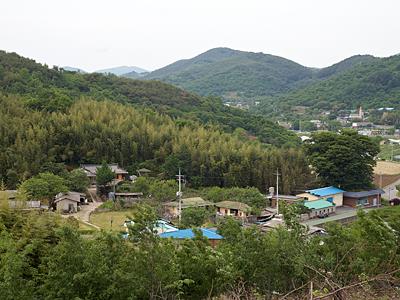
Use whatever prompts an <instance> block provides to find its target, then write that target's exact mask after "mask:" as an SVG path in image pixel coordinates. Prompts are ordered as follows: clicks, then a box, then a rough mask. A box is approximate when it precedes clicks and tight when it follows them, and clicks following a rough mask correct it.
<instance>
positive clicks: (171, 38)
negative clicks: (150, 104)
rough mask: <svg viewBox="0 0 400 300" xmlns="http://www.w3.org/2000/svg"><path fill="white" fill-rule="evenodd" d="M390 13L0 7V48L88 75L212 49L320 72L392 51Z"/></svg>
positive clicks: (395, 28)
mask: <svg viewBox="0 0 400 300" xmlns="http://www.w3.org/2000/svg"><path fill="white" fill-rule="evenodd" d="M399 13H400V1H398V0H379V1H372V0H362V1H361V0H274V1H272V0H142V1H136V0H126V1H124V0H113V1H111V0H109V1H103V0H35V1H33V0H1V1H0V49H2V50H6V51H13V52H17V53H19V54H21V55H23V56H27V57H30V58H33V59H35V60H36V61H39V62H42V63H47V64H48V65H50V66H52V65H58V66H66V65H68V66H75V67H80V68H82V69H85V70H87V71H93V70H96V69H101V68H107V67H113V66H120V65H136V66H139V67H142V68H145V69H150V70H153V69H157V68H160V67H162V66H165V65H167V64H170V63H172V62H174V61H176V60H178V59H182V58H190V57H193V56H195V55H197V54H200V53H202V52H204V51H206V50H208V49H210V48H215V47H229V48H233V49H238V50H244V51H253V52H264V53H269V54H274V55H279V56H283V57H285V58H289V59H291V60H294V61H296V62H299V63H301V64H303V65H306V66H310V67H324V66H328V65H331V64H333V63H335V62H337V61H340V60H342V59H344V58H346V57H349V56H351V55H354V54H367V53H368V54H373V55H375V56H390V55H393V54H397V53H400V37H399V34H400V20H399Z"/></svg>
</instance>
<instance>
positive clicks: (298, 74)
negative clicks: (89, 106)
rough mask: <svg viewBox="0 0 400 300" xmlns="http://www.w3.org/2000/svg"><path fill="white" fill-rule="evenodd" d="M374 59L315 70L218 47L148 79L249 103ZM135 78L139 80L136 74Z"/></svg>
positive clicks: (354, 58) (351, 60)
mask: <svg viewBox="0 0 400 300" xmlns="http://www.w3.org/2000/svg"><path fill="white" fill-rule="evenodd" d="M374 59H375V58H374V57H373V56H370V55H356V56H352V57H350V58H347V59H345V60H343V61H341V62H339V63H337V64H334V65H332V66H330V67H327V68H323V69H315V68H307V67H304V66H302V65H300V64H298V63H295V62H293V61H291V60H288V59H285V58H282V57H278V56H273V55H269V54H263V53H252V52H244V51H237V50H232V49H229V48H215V49H211V50H209V51H207V52H205V53H202V54H200V55H198V56H196V57H194V58H191V59H185V60H180V61H177V62H175V63H173V64H171V65H168V66H166V67H164V68H161V69H159V70H156V71H153V72H151V73H149V74H148V75H146V76H144V78H145V79H158V80H161V81H164V82H168V83H171V84H174V85H176V86H179V87H182V88H184V89H187V90H189V91H193V92H196V93H198V94H201V95H218V96H223V97H224V98H225V99H226V100H244V101H248V100H249V99H255V100H256V99H257V98H259V97H266V96H273V95H278V94H282V93H287V92H289V91H291V90H293V89H298V88H301V87H304V86H308V85H310V84H312V83H314V82H316V81H320V80H324V79H327V78H329V77H331V76H334V75H337V74H340V73H342V72H345V71H347V70H348V69H351V68H353V67H354V66H357V65H359V64H363V63H366V62H370V61H372V60H374ZM132 78H138V77H137V76H136V77H135V74H133V76H132Z"/></svg>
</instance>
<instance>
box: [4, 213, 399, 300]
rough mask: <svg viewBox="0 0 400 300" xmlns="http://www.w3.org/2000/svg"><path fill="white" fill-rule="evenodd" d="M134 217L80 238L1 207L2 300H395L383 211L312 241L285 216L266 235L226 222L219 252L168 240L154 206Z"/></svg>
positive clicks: (392, 248)
mask: <svg viewBox="0 0 400 300" xmlns="http://www.w3.org/2000/svg"><path fill="white" fill-rule="evenodd" d="M134 214H135V217H134V220H135V223H134V225H133V226H131V227H130V229H129V233H130V234H129V237H128V239H126V240H124V239H123V238H122V237H121V236H119V235H117V234H114V233H108V232H104V231H103V232H101V233H98V234H95V235H94V236H93V237H91V238H87V237H85V236H82V235H80V234H79V232H78V230H77V226H78V224H76V221H74V220H73V219H71V220H68V221H67V222H68V224H62V223H61V221H60V220H59V219H57V218H56V217H55V215H47V214H42V215H37V214H35V213H30V214H28V213H25V214H22V213H20V212H17V211H8V210H5V209H3V210H0V228H1V234H0V271H1V272H0V289H1V291H2V293H1V298H2V299H4V300H8V299H21V300H24V299H88V300H90V299H96V300H99V299H211V298H214V297H220V296H223V297H224V299H225V298H227V299H274V298H277V297H279V298H282V297H284V296H286V299H303V298H306V297H307V296H308V295H310V286H311V285H312V287H313V295H314V296H316V297H317V296H324V295H327V294H330V293H331V295H332V296H334V297H335V298H337V299H352V297H351V294H352V292H354V290H352V289H349V287H351V286H352V285H353V286H354V288H355V289H356V290H357V295H358V296H360V294H362V295H364V296H363V297H364V298H365V299H372V298H375V297H376V296H377V294H376V293H375V292H376V291H377V290H378V291H379V290H380V289H381V290H383V291H384V292H383V295H382V296H385V297H384V298H393V299H395V298H397V297H398V290H397V291H396V286H398V284H399V280H400V248H399V245H400V243H399V238H400V236H399V234H400V233H399V230H400V227H399V224H398V222H397V224H396V223H395V222H388V223H387V222H385V220H383V219H382V218H380V217H379V216H378V215H377V212H376V211H373V212H370V213H369V214H368V215H365V214H360V215H359V219H358V220H357V221H356V222H355V223H353V224H352V225H350V226H349V227H341V226H335V225H333V226H329V227H328V229H327V231H328V235H325V236H315V237H310V236H307V235H305V230H304V228H302V227H301V226H300V224H299V223H297V221H296V220H295V219H293V218H290V216H291V214H292V212H291V211H288V210H287V211H285V220H287V221H290V222H289V223H288V225H287V227H286V228H285V227H282V228H278V229H275V230H272V231H269V232H267V233H262V232H260V231H259V230H258V229H257V228H256V227H251V228H247V229H244V228H242V227H240V225H239V224H238V223H236V221H233V220H230V219H228V220H227V221H226V222H225V223H222V224H220V226H219V227H220V233H221V234H222V235H223V236H224V239H223V240H222V241H221V242H220V243H219V244H218V245H217V247H216V248H211V247H210V245H209V243H208V241H207V240H205V239H204V238H202V237H201V235H200V234H198V235H197V237H196V238H195V239H193V240H183V241H179V242H178V241H173V240H167V239H161V238H159V237H158V236H157V235H155V234H153V232H152V228H153V224H154V222H155V220H156V217H157V216H156V215H155V214H154V212H153V211H152V210H151V209H150V208H148V207H139V208H138V209H137V210H136V211H135V213H134ZM149 229H150V230H149ZM288 229H289V230H288ZM361 284H362V286H363V287H364V289H361V288H360V286H361ZM361 290H362V291H363V293H361ZM396 295H397V297H396ZM357 299H358V297H357Z"/></svg>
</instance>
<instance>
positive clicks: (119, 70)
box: [94, 66, 148, 76]
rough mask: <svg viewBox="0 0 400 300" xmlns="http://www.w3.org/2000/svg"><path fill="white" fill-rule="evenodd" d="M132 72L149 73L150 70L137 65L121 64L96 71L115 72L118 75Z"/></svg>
mask: <svg viewBox="0 0 400 300" xmlns="http://www.w3.org/2000/svg"><path fill="white" fill-rule="evenodd" d="M131 72H135V73H138V74H140V73H147V72H148V71H147V70H145V69H142V68H139V67H136V66H119V67H113V68H108V69H101V70H97V71H95V72H94V73H103V74H108V73H110V74H114V75H117V76H121V75H123V74H127V73H131Z"/></svg>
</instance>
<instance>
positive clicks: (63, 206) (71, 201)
mask: <svg viewBox="0 0 400 300" xmlns="http://www.w3.org/2000/svg"><path fill="white" fill-rule="evenodd" d="M84 201H85V198H84V194H81V193H77V192H67V193H60V194H58V195H57V196H56V197H55V200H54V202H53V205H54V206H55V209H56V210H57V211H58V212H60V213H75V212H77V211H78V207H79V206H80V203H81V202H82V203H83V202H84Z"/></svg>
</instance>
